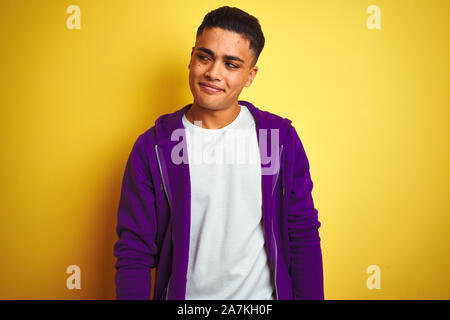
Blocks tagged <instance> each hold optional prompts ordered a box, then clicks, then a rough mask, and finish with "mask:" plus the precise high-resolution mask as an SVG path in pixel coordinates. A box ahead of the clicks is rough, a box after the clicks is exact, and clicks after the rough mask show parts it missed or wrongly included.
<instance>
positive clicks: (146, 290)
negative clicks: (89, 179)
mask: <svg viewBox="0 0 450 320" xmlns="http://www.w3.org/2000/svg"><path fill="white" fill-rule="evenodd" d="M142 137H143V136H142V135H141V136H139V138H138V139H137V140H136V142H135V143H134V146H133V148H132V150H131V153H130V155H129V158H128V161H127V164H126V167H125V173H124V176H123V181H122V190H121V196H120V202H119V209H118V214H117V227H116V232H117V235H118V238H119V239H118V240H117V242H116V243H115V245H114V256H115V257H116V258H117V261H116V264H115V269H116V274H115V283H116V299H117V300H125V299H133V300H148V299H150V294H151V268H153V267H155V260H156V258H155V257H156V254H157V247H156V240H155V236H156V218H155V194H154V187H153V182H152V179H151V175H150V170H149V167H148V162H147V161H148V160H147V159H146V157H145V150H144V148H143V143H142Z"/></svg>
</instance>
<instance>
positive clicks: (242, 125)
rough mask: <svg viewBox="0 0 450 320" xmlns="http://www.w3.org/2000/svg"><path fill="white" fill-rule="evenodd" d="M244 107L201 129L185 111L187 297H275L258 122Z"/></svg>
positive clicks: (229, 298)
mask: <svg viewBox="0 0 450 320" xmlns="http://www.w3.org/2000/svg"><path fill="white" fill-rule="evenodd" d="M240 107H241V111H240V113H239V115H238V116H237V117H236V119H235V120H234V121H233V122H232V123H230V124H228V125H227V126H225V127H223V128H220V129H205V128H201V127H199V126H198V125H200V124H198V125H194V124H192V123H191V122H190V121H189V120H187V118H186V116H185V115H183V124H184V127H185V129H186V142H187V147H188V159H189V171H190V181H191V229H190V234H191V236H190V245H189V264H188V273H187V284H186V299H187V300H194V299H205V300H209V299H213V300H234V299H242V300H271V299H274V296H273V294H274V289H273V288H274V287H273V281H272V277H271V271H270V267H269V262H268V258H267V254H266V251H265V248H264V245H265V242H264V231H263V225H262V207H261V204H262V193H261V162H260V161H261V160H260V156H259V148H258V142H257V136H256V130H255V122H254V119H253V116H252V114H251V113H250V111H249V110H248V109H247V107H245V106H240ZM196 124H197V123H196Z"/></svg>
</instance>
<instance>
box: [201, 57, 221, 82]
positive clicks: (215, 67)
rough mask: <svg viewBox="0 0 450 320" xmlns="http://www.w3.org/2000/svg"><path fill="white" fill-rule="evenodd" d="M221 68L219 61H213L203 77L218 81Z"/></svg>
mask: <svg viewBox="0 0 450 320" xmlns="http://www.w3.org/2000/svg"><path fill="white" fill-rule="evenodd" d="M221 72H222V68H221V65H220V62H219V61H217V60H216V61H214V62H213V63H211V64H210V66H209V68H208V70H207V72H206V73H205V75H206V76H207V77H209V78H211V79H212V80H220V79H221Z"/></svg>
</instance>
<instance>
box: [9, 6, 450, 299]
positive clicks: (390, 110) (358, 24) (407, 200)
mask: <svg viewBox="0 0 450 320" xmlns="http://www.w3.org/2000/svg"><path fill="white" fill-rule="evenodd" d="M71 4H76V5H78V6H79V7H80V9H81V29H80V30H69V29H68V28H67V27H66V19H67V18H68V17H69V16H70V14H68V13H66V8H67V7H68V6H69V5H71ZM372 4H374V5H378V6H379V7H380V9H381V29H380V30H369V29H368V28H367V26H366V20H367V18H368V17H369V14H367V13H366V8H367V7H368V6H369V5H372ZM222 5H230V6H238V7H239V8H241V9H243V10H245V11H247V12H249V13H250V14H252V15H254V16H256V17H257V18H258V19H259V21H260V23H261V25H262V29H263V32H264V34H265V37H266V46H265V48H264V50H263V52H262V54H261V56H260V59H259V61H258V64H257V65H258V67H259V73H258V74H257V76H256V78H255V81H254V82H253V84H252V86H251V87H250V88H244V91H243V93H242V94H241V96H240V99H243V100H248V101H250V102H252V103H253V104H255V105H256V106H258V107H260V108H262V109H264V110H268V111H271V112H274V113H276V114H279V115H282V116H284V117H288V118H290V119H291V120H293V124H294V125H295V127H296V128H297V130H298V132H299V135H300V138H301V139H302V142H303V144H304V146H305V150H306V152H307V155H308V157H309V160H310V164H311V176H312V179H313V182H314V189H313V197H314V200H315V203H316V207H317V209H318V210H319V220H320V221H321V222H322V227H321V228H320V235H321V239H322V250H323V261H324V283H325V298H326V299H449V298H450V276H449V274H448V272H449V270H450V261H449V257H450V256H449V246H448V245H449V236H448V234H449V230H450V218H449V211H450V210H449V201H448V196H449V186H448V183H449V178H450V173H449V137H450V129H449V119H450V117H449V116H450V112H449V106H450V104H449V102H450V99H449V98H450V97H449V88H450V82H449V75H450V67H449V56H450V52H449V35H450V33H449V27H450V15H449V14H450V2H449V1H447V0H443V1H430V0H428V1H406V0H404V1H399V0H396V1H381V0H371V1H357V0H354V1H350V0H348V1H335V0H329V1H281V0H280V1H261V0H257V1H228V2H227V1H188V2H185V1H170V0H166V1H144V0H142V1H125V0H123V1H110V0H108V1H99V0H96V1H87V0H85V1H81V0H75V1H61V0H60V1H31V0H30V1H16V0H15V1H10V0H4V1H1V2H0V35H1V38H0V46H1V47H0V63H1V65H0V67H1V71H0V81H1V83H0V106H1V109H0V112H1V113H0V121H1V122H0V136H1V143H2V144H1V158H0V219H1V220H0V259H1V263H0V298H1V299H114V298H115V284H114V272H115V271H114V263H115V258H114V257H113V245H114V242H115V241H116V239H117V236H116V234H115V226H116V215H117V207H118V201H119V195H120V187H121V180H122V176H123V170H124V168H125V164H126V160H127V158H128V155H129V152H130V151H131V147H132V144H133V143H134V141H135V140H136V138H137V136H138V135H139V134H141V133H142V132H144V131H145V130H147V129H148V128H150V127H151V126H152V125H153V124H154V121H155V119H156V118H157V117H158V116H159V115H160V114H163V113H169V112H173V111H175V110H177V109H179V108H181V107H183V106H185V105H186V104H188V103H191V102H192V96H191V93H190V90H189V85H188V67H187V66H188V63H189V56H190V50H191V47H192V46H193V45H194V42H195V32H196V30H197V27H198V26H199V25H200V23H201V21H202V19H203V17H204V15H205V14H206V13H207V12H208V11H210V10H213V9H215V8H217V7H220V6H222ZM69 265H78V266H79V267H80V268H81V289H80V290H69V289H67V287H66V279H67V278H68V277H69V274H66V268H67V267H68V266H69ZM369 265H377V266H379V267H380V270H381V289H373V290H369V289H368V288H367V286H366V280H367V278H368V277H369V276H370V275H369V274H367V273H366V269H367V267H368V266H369Z"/></svg>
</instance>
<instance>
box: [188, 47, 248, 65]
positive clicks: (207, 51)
mask: <svg viewBox="0 0 450 320" xmlns="http://www.w3.org/2000/svg"><path fill="white" fill-rule="evenodd" d="M197 50H200V51H203V52H205V53H207V54H209V55H211V56H213V57H215V54H214V52H212V50H211V49H208V48H205V47H198V48H197ZM223 57H224V58H225V59H226V60H236V61H240V62H242V63H245V62H244V60H242V59H241V58H239V57H235V56H230V55H224V56H223Z"/></svg>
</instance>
